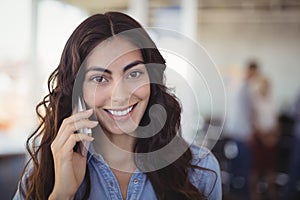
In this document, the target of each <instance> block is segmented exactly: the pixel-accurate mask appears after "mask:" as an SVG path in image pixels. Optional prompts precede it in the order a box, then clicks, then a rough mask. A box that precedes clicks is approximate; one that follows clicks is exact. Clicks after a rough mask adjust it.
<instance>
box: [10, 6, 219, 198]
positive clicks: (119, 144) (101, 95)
mask: <svg viewBox="0 0 300 200" xmlns="http://www.w3.org/2000/svg"><path fill="white" fill-rule="evenodd" d="M165 68H166V66H165V60H164V59H163V57H162V56H161V54H160V53H159V51H158V49H157V48H156V46H155V44H154V43H153V41H152V40H151V39H150V37H149V36H148V34H147V33H146V32H145V30H144V29H143V28H142V27H141V25H140V24H138V23H137V22H136V21H135V20H134V19H132V18H131V17H129V16H127V15H125V14H122V13H118V12H109V13H105V14H97V15H94V16H91V17H89V18H88V19H86V20H85V21H84V22H83V23H82V24H80V25H79V26H78V28H77V29H76V30H75V31H74V32H73V34H72V35H71V37H70V38H69V40H68V42H67V44H66V46H65V48H64V51H63V54H62V57H61V61H60V63H59V66H58V68H57V69H56V70H55V71H54V72H53V73H52V74H51V76H50V78H49V81H48V86H49V94H48V95H47V96H46V97H45V98H44V100H43V101H42V102H41V103H40V104H39V105H38V106H37V114H38V116H39V117H40V118H41V124H40V125H39V127H38V128H37V129H36V131H35V132H34V133H33V134H32V135H31V136H30V138H29V139H28V141H27V149H28V151H29V153H30V155H31V163H32V164H31V165H32V166H30V167H29V168H30V169H29V170H27V171H26V170H24V173H23V176H22V182H21V184H20V187H19V190H18V191H17V193H16V195H15V199H221V182H220V174H219V165H218V162H217V161H216V159H215V158H214V157H213V155H212V154H210V153H209V151H208V150H206V149H204V148H199V147H194V146H192V147H188V145H187V144H186V142H185V141H184V140H183V139H182V138H181V136H180V113H181V108H180V105H179V103H178V101H177V100H176V98H175V96H173V95H171V94H170V93H168V90H167V88H166V87H165V86H164V84H163V77H164V70H165ZM79 98H81V99H82V101H83V105H80V103H77V102H78V101H77V99H79ZM72 100H73V105H72V104H71V102H72ZM81 106H86V107H87V108H88V110H86V111H80V110H81V109H79V108H80V107H81ZM152 108H156V109H153V110H154V111H153V110H151V109H152ZM42 109H43V110H42ZM41 113H45V114H41ZM82 129H86V130H89V129H92V136H89V135H87V134H84V133H83V132H82V131H80V130H82ZM40 138H41V139H40ZM38 140H39V144H38V145H36V143H37V141H38ZM172 141H175V143H174V144H176V145H173V146H172V147H171V148H170V147H169V150H168V151H164V152H165V153H158V154H157V153H156V154H155V153H153V154H151V153H152V152H159V150H160V149H163V148H164V147H166V146H169V145H168V144H169V143H170V142H172ZM30 144H32V146H31V147H30ZM78 144H89V145H85V147H86V148H88V153H87V154H81V153H80V150H82V148H85V147H83V146H82V145H78ZM182 149H183V150H184V151H183V152H182V153H181V154H180V155H179V156H177V157H176V159H173V160H172V159H171V158H173V157H174V156H173V155H174V154H175V155H177V154H176V152H178V151H180V150H182ZM170 160H171V161H170ZM28 166H29V165H28V164H27V168H28Z"/></svg>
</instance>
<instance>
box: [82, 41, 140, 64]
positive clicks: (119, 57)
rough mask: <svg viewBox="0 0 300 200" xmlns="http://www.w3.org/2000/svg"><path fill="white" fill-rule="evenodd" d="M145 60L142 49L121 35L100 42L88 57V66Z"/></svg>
mask: <svg viewBox="0 0 300 200" xmlns="http://www.w3.org/2000/svg"><path fill="white" fill-rule="evenodd" d="M137 59H138V60H143V59H142V55H141V52H140V50H139V49H138V48H137V47H136V46H135V45H134V44H132V43H131V42H129V41H128V40H126V39H124V38H121V37H112V38H109V39H107V40H105V41H103V42H101V43H100V44H98V45H97V46H96V47H95V48H94V49H93V50H92V52H91V53H90V54H89V55H88V57H87V59H86V66H87V67H89V66H99V65H100V66H101V67H108V66H109V65H111V64H112V63H116V62H122V63H125V64H126V62H130V61H132V60H137Z"/></svg>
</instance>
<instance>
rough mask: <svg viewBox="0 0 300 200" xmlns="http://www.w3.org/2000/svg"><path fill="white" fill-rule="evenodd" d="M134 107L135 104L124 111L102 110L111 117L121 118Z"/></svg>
mask: <svg viewBox="0 0 300 200" xmlns="http://www.w3.org/2000/svg"><path fill="white" fill-rule="evenodd" d="M136 105H137V104H134V105H132V106H130V107H128V108H125V109H104V110H105V111H106V112H108V113H109V114H111V115H112V116H113V117H123V116H126V115H128V114H129V113H130V112H131V111H132V110H133V108H134V107H135V106H136Z"/></svg>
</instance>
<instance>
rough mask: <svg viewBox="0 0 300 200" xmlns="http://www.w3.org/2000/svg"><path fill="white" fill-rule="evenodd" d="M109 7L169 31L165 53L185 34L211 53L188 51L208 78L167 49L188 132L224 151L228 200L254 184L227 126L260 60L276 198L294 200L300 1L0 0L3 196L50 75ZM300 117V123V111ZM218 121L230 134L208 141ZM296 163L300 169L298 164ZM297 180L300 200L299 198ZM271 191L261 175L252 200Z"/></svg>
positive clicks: (160, 38)
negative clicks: (243, 171) (75, 35)
mask: <svg viewBox="0 0 300 200" xmlns="http://www.w3.org/2000/svg"><path fill="white" fill-rule="evenodd" d="M111 10H113V11H122V12H125V13H127V14H129V15H131V16H133V17H134V18H136V19H137V20H138V21H139V22H140V23H141V24H142V25H144V26H145V27H160V28H162V29H165V30H168V31H167V33H170V34H163V35H159V34H158V35H157V33H156V32H155V31H154V32H151V31H150V34H152V35H153V39H154V40H155V41H156V43H157V45H158V47H162V49H163V47H169V46H171V47H172V48H173V47H174V49H175V51H176V48H178V47H183V45H184V44H183V41H184V40H182V38H180V37H179V36H178V35H181V36H183V37H186V38H188V40H189V41H192V43H193V44H196V45H197V46H200V47H201V48H203V49H202V51H201V53H199V55H195V51H193V49H192V48H194V47H187V50H186V52H185V53H186V55H191V60H195V62H196V63H198V62H199V63H201V62H202V63H206V65H204V67H203V68H200V69H201V70H203V71H201V70H200V71H201V73H202V76H201V74H200V75H199V76H194V75H192V74H193V73H190V71H189V70H186V68H188V69H193V67H191V66H188V65H189V64H188V62H189V58H190V56H188V57H187V58H182V57H180V55H176V52H175V53H174V52H173V53H172V51H163V50H162V53H163V55H164V56H165V58H166V61H167V65H168V68H169V69H168V71H167V84H168V86H169V87H170V88H172V90H173V91H174V92H175V93H176V94H177V95H178V96H179V98H180V100H181V101H182V104H183V108H184V113H183V133H184V136H185V137H186V138H187V140H189V141H194V143H196V144H198V145H205V146H207V147H208V148H210V149H211V150H212V151H213V152H214V154H215V155H216V157H217V159H218V160H219V162H220V165H221V170H222V183H223V197H224V199H245V196H241V191H242V188H243V187H245V186H246V185H247V184H246V183H245V181H247V179H245V178H244V177H243V176H242V175H241V176H240V175H236V174H234V172H232V171H231V170H232V168H230V167H229V166H231V167H232V165H235V163H236V162H232V161H233V160H234V158H236V157H237V154H238V153H239V148H238V147H239V146H238V145H237V143H236V142H235V140H234V139H233V138H231V137H230V134H228V133H226V130H227V129H226V128H224V129H223V125H224V123H225V127H226V123H227V121H226V120H227V117H228V116H230V115H231V113H232V112H233V110H234V108H233V107H234V106H235V100H234V97H235V96H234V95H235V94H234V91H235V89H236V88H239V87H240V86H241V85H242V82H243V80H244V76H245V69H246V67H247V65H248V63H249V61H255V62H256V63H257V65H258V66H259V68H260V73H261V74H263V75H264V77H266V78H267V79H268V81H269V83H270V86H271V87H270V88H271V93H270V94H271V96H270V98H271V101H272V104H273V105H274V111H275V115H276V121H277V122H278V124H279V126H278V127H277V131H278V133H279V134H278V138H279V139H278V140H277V142H276V144H275V146H274V147H275V148H276V151H275V153H274V154H275V160H276V161H275V163H274V178H273V179H272V181H273V185H274V187H275V188H276V195H275V197H277V199H279V198H282V199H287V197H288V196H287V193H286V191H287V189H286V188H287V185H288V183H289V180H290V176H289V173H290V171H291V168H293V166H292V164H290V163H291V160H292V156H291V155H292V154H293V153H292V152H293V150H294V146H295V144H294V141H295V140H296V138H297V136H296V134H295V132H296V131H295V129H296V128H295V127H296V125H295V124H297V117H296V115H292V114H291V110H292V108H293V105H295V101H296V98H297V95H299V93H300V81H299V75H300V1H299V0H110V1H107V0H86V1H82V0H21V1H20V0H1V2H0V13H1V18H0V26H1V32H0V36H1V37H0V49H1V50H0V199H11V197H12V195H13V194H14V192H15V190H16V187H17V181H18V178H19V176H20V173H21V170H22V167H23V165H24V162H25V160H26V153H25V142H26V138H27V137H28V135H29V134H30V133H32V131H33V130H34V129H35V127H36V126H37V123H38V119H37V117H36V115H35V105H36V104H37V103H38V102H39V101H40V100H41V99H42V98H43V96H44V95H46V94H47V78H48V76H49V75H50V73H51V72H52V71H53V70H54V69H55V68H56V66H57V65H58V62H59V59H60V55H61V52H62V50H63V47H64V44H65V43H66V41H67V39H68V37H69V36H70V34H71V33H72V31H73V30H74V29H75V27H76V26H77V25H79V23H81V22H82V21H83V20H84V19H85V18H87V17H88V16H89V15H91V14H94V13H102V12H106V11H111ZM171 32H174V33H176V34H171ZM171 50H172V49H171ZM196 53H197V51H196ZM200 54H201V56H200ZM185 66H186V67H185ZM205 66H207V68H211V69H212V68H213V69H212V70H209V69H208V70H207V69H206V68H205ZM206 70H207V71H206ZM223 89H224V90H223ZM211 98H214V99H213V100H212V99H211ZM298 101H299V100H298ZM195 105H197V109H195ZM236 109H237V108H236ZM245 109H246V108H245ZM297 109H299V106H298V108H297ZM226 112H227V115H225V113H226ZM237 112H239V113H240V114H243V113H244V112H245V110H243V107H241V109H240V110H238V111H237ZM296 113H298V120H299V113H300V111H299V110H297V111H296ZM298 123H299V122H298ZM210 125H213V126H214V127H217V129H215V130H216V132H220V131H221V130H223V132H222V134H221V132H220V134H219V133H216V134H215V135H214V136H213V137H211V136H209V135H207V133H208V132H206V131H207V130H208V129H209V127H210ZM194 133H196V135H195V134H194ZM209 133H210V134H212V135H213V134H214V133H213V131H212V132H209ZM206 136H207V137H206ZM299 146H300V145H299ZM298 154H300V152H298ZM250 166H252V165H251V164H249V167H250ZM291 166H292V167H291ZM294 167H296V168H297V169H296V171H300V166H299V165H297V166H296V165H295V166H294ZM249 174H250V170H249ZM298 178H299V175H298V177H296V182H295V184H294V185H295V188H296V193H295V196H294V198H295V199H296V198H299V192H300V182H299V179H298ZM253 187H254V186H253ZM270 187H271V186H270V183H269V182H268V181H266V177H265V176H264V174H260V176H259V180H258V184H257V185H256V186H255V188H254V189H253V188H252V189H250V190H249V191H247V192H249V193H246V194H247V195H246V196H247V197H249V199H250V198H251V199H275V197H273V196H272V195H271V194H270V192H269V188H270ZM251 192H252V193H255V194H256V197H255V198H252V197H251V196H252V195H250V193H251Z"/></svg>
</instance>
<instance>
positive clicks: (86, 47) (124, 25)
mask: <svg viewBox="0 0 300 200" xmlns="http://www.w3.org/2000/svg"><path fill="white" fill-rule="evenodd" d="M133 29H138V30H137V31H134V32H133V34H132V33H129V34H126V31H129V30H133ZM120 33H122V37H123V36H124V37H125V38H126V39H127V40H128V41H130V42H132V43H133V44H134V45H136V46H137V48H140V50H141V53H142V56H143V59H144V62H145V64H146V68H147V70H148V73H149V77H150V82H151V85H150V90H151V95H150V100H149V103H148V107H147V109H146V112H145V114H144V117H143V118H142V120H141V124H143V125H145V124H147V123H149V120H150V117H149V116H148V114H147V113H148V112H149V108H150V107H151V106H152V105H154V104H159V105H161V106H163V108H165V110H166V113H167V119H166V122H165V124H164V126H163V128H162V129H161V130H160V131H159V133H158V134H155V135H154V136H152V137H149V138H138V139H137V140H136V144H135V147H134V152H136V153H146V152H153V151H156V150H158V149H160V148H162V147H164V146H165V145H167V144H169V143H170V142H171V141H172V139H173V138H174V137H178V138H180V140H179V141H180V142H179V143H178V144H179V145H181V147H180V146H177V148H186V150H185V152H184V153H183V155H181V156H180V157H179V158H178V159H177V160H175V161H174V162H172V163H171V164H169V165H167V166H165V167H163V168H161V169H158V170H154V171H149V172H145V173H146V175H147V177H148V178H149V180H150V181H151V184H152V186H153V188H154V191H155V193H156V196H157V198H158V199H172V200H176V199H180V200H183V199H206V197H205V196H204V195H203V193H202V192H201V191H199V190H198V189H197V188H196V187H195V186H194V185H193V184H192V183H191V182H190V180H189V175H188V171H189V169H191V168H197V166H193V165H192V163H191V161H192V153H191V150H190V149H189V148H188V145H187V143H186V142H185V141H184V140H183V139H182V138H181V135H180V116H181V106H180V104H179V103H178V100H177V99H176V97H175V96H174V95H172V93H170V92H169V91H168V89H167V88H166V87H165V86H164V83H163V81H164V70H165V68H166V65H165V60H164V58H163V57H162V55H161V54H160V52H159V51H158V49H157V48H156V46H155V44H154V42H153V41H152V40H151V38H150V37H149V35H148V34H147V33H146V31H145V30H144V29H143V28H142V26H141V25H140V24H139V23H138V22H136V21H135V20H134V19H132V18H131V17H129V16H127V15H125V14H123V13H119V12H108V13H105V14H96V15H93V16H91V17H89V18H88V19H86V20H85V21H84V22H82V23H81V24H80V25H79V26H78V27H77V28H76V30H75V31H74V32H73V33H72V35H71V36H70V38H69V40H68V41H67V43H66V46H65V48H64V50H63V53H62V56H61V60H60V63H59V65H58V67H57V68H56V69H55V70H54V72H53V73H52V74H51V75H50V77H49V80H48V90H49V94H48V95H46V96H45V97H44V99H43V100H42V101H41V102H40V103H39V104H38V105H37V107H36V113H37V115H38V117H39V119H40V124H39V126H38V127H37V129H36V130H35V131H34V132H33V133H32V134H31V135H30V137H29V138H28V140H27V143H26V147H27V150H28V152H29V154H30V156H31V159H30V160H29V161H28V163H27V164H26V167H25V168H24V171H23V174H22V178H23V179H25V188H23V186H22V184H20V191H21V192H22V195H23V196H24V197H25V199H47V198H48V196H49V195H50V193H51V192H52V189H53V186H54V162H53V157H52V152H51V148H50V145H51V143H52V142H53V140H54V139H55V137H56V134H57V132H58V130H59V128H60V126H61V124H62V121H63V120H64V119H65V118H66V117H69V116H70V115H71V114H72V103H71V102H72V92H73V86H74V82H75V79H76V76H77V73H78V71H79V68H80V66H81V65H82V63H83V62H84V59H85V58H86V57H87V56H88V54H89V53H90V52H91V51H92V50H93V49H94V47H96V46H97V45H98V44H99V43H101V42H102V41H104V40H106V39H107V38H110V37H111V36H114V35H117V34H120ZM145 47H146V48H145ZM148 63H149V65H147V64H148ZM153 63H154V64H153ZM158 118H159V117H158ZM161 156H162V159H164V158H163V157H164V156H165V157H166V158H165V159H168V158H167V156H168V155H161ZM30 163H31V164H30ZM28 166H31V171H30V173H29V175H28V176H26V177H25V174H26V172H25V171H26V169H27V168H28ZM146 168H147V166H146ZM148 168H151V166H148ZM198 168H199V167H198ZM84 180H85V181H86V185H87V187H86V191H85V195H84V197H83V199H88V197H89V193H90V187H91V186H90V179H89V170H88V168H87V172H86V175H85V179H84Z"/></svg>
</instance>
